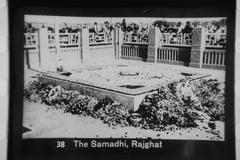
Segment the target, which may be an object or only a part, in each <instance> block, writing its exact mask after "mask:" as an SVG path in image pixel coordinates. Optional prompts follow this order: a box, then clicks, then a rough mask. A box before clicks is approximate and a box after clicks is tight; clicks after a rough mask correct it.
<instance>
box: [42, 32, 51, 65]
mask: <svg viewBox="0 0 240 160" xmlns="http://www.w3.org/2000/svg"><path fill="white" fill-rule="evenodd" d="M39 53H40V56H39V57H40V68H42V69H43V70H49V69H50V66H51V63H52V62H51V61H50V60H49V45H48V30H47V28H40V29H39Z"/></svg>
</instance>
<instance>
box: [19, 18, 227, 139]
mask: <svg viewBox="0 0 240 160" xmlns="http://www.w3.org/2000/svg"><path fill="white" fill-rule="evenodd" d="M226 21H227V18H226V17H202V18H201V17H189V18H186V17H183V18H179V17H176V18H173V17H171V18H169V17H161V16H159V17H76V16H75V17H71V16H55V15H29V14H28V15H25V16H24V35H22V36H23V39H24V97H23V124H22V129H23V130H22V138H23V139H34V138H122V139H125V138H130V139H131V138H132V139H133V138H141V139H147V138H150V139H167V140H206V141H224V140H225V110H224V109H225V66H226V63H225V56H226V46H227V29H228V28H227V25H226Z"/></svg>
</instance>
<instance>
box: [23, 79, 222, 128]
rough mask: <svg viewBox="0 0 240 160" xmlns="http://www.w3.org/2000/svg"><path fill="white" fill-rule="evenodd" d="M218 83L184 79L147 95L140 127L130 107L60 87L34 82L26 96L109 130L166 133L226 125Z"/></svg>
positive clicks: (215, 81) (142, 105) (26, 88)
mask: <svg viewBox="0 0 240 160" xmlns="http://www.w3.org/2000/svg"><path fill="white" fill-rule="evenodd" d="M222 86H223V84H221V83H219V82H218V81H217V80H211V79H210V80H205V79H198V80H190V79H188V78H185V79H182V80H180V81H176V82H173V83H170V84H168V85H164V86H162V87H161V88H159V89H158V90H157V91H154V92H153V93H151V94H149V95H147V96H146V97H145V98H144V100H143V102H142V103H141V105H140V107H139V110H138V111H137V113H139V114H140V115H141V121H140V122H138V125H136V124H134V125H132V123H131V120H130V117H131V114H130V113H129V112H128V109H127V107H125V106H123V105H121V104H120V103H118V102H116V101H114V100H112V99H109V98H104V99H102V100H97V99H96V98H94V97H90V96H85V95H81V94H80V93H79V92H76V91H67V90H64V89H63V88H62V87H60V86H52V85H49V84H46V83H41V82H38V81H33V82H31V83H30V84H29V85H26V86H25V89H24V96H25V98H27V99H28V100H30V101H39V102H41V103H44V104H47V105H51V106H55V107H56V108H58V109H64V111H65V112H70V113H72V114H79V115H82V116H92V117H94V118H98V119H101V120H102V121H103V122H104V123H107V124H108V125H109V126H112V127H115V126H122V127H124V126H130V125H132V126H134V127H141V128H145V129H153V130H165V129H166V127H167V126H171V125H175V126H177V127H181V128H184V127H197V126H199V125H201V124H202V123H206V124H208V123H209V122H210V121H217V120H218V121H224V119H225V118H224V104H225V103H224V88H223V87H222Z"/></svg>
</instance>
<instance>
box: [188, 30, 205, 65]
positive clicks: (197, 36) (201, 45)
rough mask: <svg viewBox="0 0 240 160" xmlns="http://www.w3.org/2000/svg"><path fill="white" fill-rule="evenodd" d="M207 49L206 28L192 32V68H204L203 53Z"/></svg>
mask: <svg viewBox="0 0 240 160" xmlns="http://www.w3.org/2000/svg"><path fill="white" fill-rule="evenodd" d="M204 49H205V30H204V28H194V29H193V31H192V49H191V58H190V64H189V66H191V67H198V68H202V58H203V51H204Z"/></svg>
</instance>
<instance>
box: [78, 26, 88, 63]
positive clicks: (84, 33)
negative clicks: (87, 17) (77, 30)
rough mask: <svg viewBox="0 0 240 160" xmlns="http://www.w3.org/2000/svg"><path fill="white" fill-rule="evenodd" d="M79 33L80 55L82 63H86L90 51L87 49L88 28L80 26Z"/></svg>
mask: <svg viewBox="0 0 240 160" xmlns="http://www.w3.org/2000/svg"><path fill="white" fill-rule="evenodd" d="M81 31H82V33H81V40H80V42H81V44H82V49H81V54H82V55H81V57H82V63H88V62H89V61H90V51H89V31H88V28H82V30H81Z"/></svg>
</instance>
